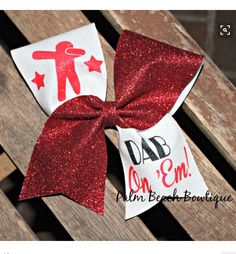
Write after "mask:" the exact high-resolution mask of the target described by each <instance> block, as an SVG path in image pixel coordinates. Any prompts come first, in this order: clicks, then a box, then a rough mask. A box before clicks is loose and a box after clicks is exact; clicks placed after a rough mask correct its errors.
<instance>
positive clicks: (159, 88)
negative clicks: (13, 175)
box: [20, 31, 206, 217]
mask: <svg viewBox="0 0 236 254" xmlns="http://www.w3.org/2000/svg"><path fill="white" fill-rule="evenodd" d="M202 59H203V57H202V56H201V55H197V54H194V53H190V52H187V51H185V50H182V49H179V48H176V47H172V46H170V45H167V44H165V43H162V42H159V41H156V40H153V39H150V38H147V37H144V36H142V35H139V34H136V33H134V32H130V31H124V32H122V34H121V36H120V39H119V42H118V45H117V49H116V56H115V63H114V84H115V97H116V99H115V101H103V100H101V99H100V98H98V97H96V96H94V95H82V96H77V97H74V98H72V99H69V100H68V101H66V102H64V103H62V104H61V105H60V106H59V107H57V108H56V109H55V111H54V112H53V113H52V114H51V116H50V117H49V118H48V120H47V122H46V124H45V126H44V128H43V131H42V133H41V135H40V137H39V138H38V141H37V143H36V145H35V147H34V150H33V154H32V157H31V160H30V163H29V168H28V171H27V175H26V178H25V180H24V183H23V187H22V191H21V194H20V199H28V198H33V197H39V196H47V195H53V194H64V195H66V196H68V197H69V198H71V199H73V200H75V201H77V202H79V203H80V204H82V205H83V206H85V207H87V208H89V209H91V210H93V211H95V212H97V213H99V214H103V212H104V190H105V178H106V169H107V150H106V141H105V134H104V129H106V128H110V127H116V126H117V127H118V129H119V132H120V131H121V130H130V131H131V132H132V130H134V129H135V130H136V131H137V132H139V131H140V133H141V132H142V131H143V130H146V129H148V130H150V129H151V127H153V126H155V125H157V126H158V122H159V121H160V120H161V119H164V116H166V115H168V114H169V112H172V113H171V114H173V113H174V112H175V111H176V110H177V108H178V107H179V106H180V104H181V103H182V101H183V100H184V98H185V97H186V95H187V93H188V92H189V90H190V88H191V87H188V89H187V90H186V87H187V85H189V84H190V83H191V82H192V83H194V81H195V80H196V78H197V75H198V73H199V70H200V67H201V64H202ZM192 83H191V86H192V85H193V84H192ZM85 85H86V84H85ZM93 85H94V87H96V82H94V84H93ZM181 96H182V97H181ZM161 121H162V120H161ZM161 121H160V122H161ZM168 121H169V120H168ZM174 128H176V127H174ZM164 129H165V127H164ZM166 131H167V132H168V128H167V127H166ZM131 132H130V133H131ZM144 132H145V131H144ZM120 133H121V132H120ZM158 134H160V133H158ZM127 135H128V136H129V133H128V134H127ZM131 136H132V135H131ZM131 136H130V137H129V138H128V139H127V140H128V141H129V142H128V141H127V140H126V141H125V140H124V144H126V146H125V147H124V149H123V150H122V152H121V156H122V160H123V159H124V157H125V159H126V160H128V154H129V153H130V157H131V159H132V160H131V159H130V162H132V165H133V166H132V167H129V176H130V175H132V174H134V173H133V172H132V173H130V169H133V168H134V167H135V165H138V164H140V163H139V162H138V159H137V156H136V155H137V154H138V153H139V152H138V150H139V149H136V147H138V146H137V143H136V144H135V142H134V140H133V141H132V137H131ZM141 136H142V135H141ZM141 136H140V137H141ZM156 137H158V138H156V139H153V140H151V139H150V140H151V141H152V143H153V144H154V145H155V149H154V148H153V149H151V145H150V144H149V145H148V143H147V142H145V138H144V136H143V137H142V144H141V145H142V151H143V156H144V155H145V154H146V155H149V156H148V157H147V156H146V157H147V158H146V159H149V161H150V163H153V162H154V161H155V158H156V160H157V159H162V158H168V156H170V151H171V150H173V148H170V144H168V145H167V143H166V142H167V141H166V139H165V138H163V137H160V135H158V136H156ZM172 139H173V138H172ZM147 140H148V139H147ZM131 141H132V142H131ZM154 141H156V142H154ZM120 142H121V140H120ZM170 142H171V141H170ZM153 144H152V145H153ZM135 145H136V147H135ZM174 145H175V144H174ZM165 146H166V147H169V148H168V149H169V151H167V150H166V149H167V148H165ZM186 146H187V145H184V149H185V150H184V151H185V155H186ZM153 147H154V146H153ZM158 147H159V148H158ZM120 148H122V145H120ZM149 148H150V149H149ZM162 148H163V149H162ZM135 149H136V150H137V151H135ZM187 149H189V148H188V147H187ZM154 150H156V151H157V152H158V153H159V157H157V156H156V157H154V155H155V154H154V152H153V151H154ZM161 154H162V156H161ZM139 155H140V154H139ZM135 156H136V157H135ZM191 156H192V155H191V154H190V155H188V158H187V160H191V159H192V158H189V157H191ZM140 158H141V157H140ZM185 158H186V157H185ZM146 159H145V158H143V162H145V161H144V160H146ZM169 160H170V159H169ZM162 161H163V159H162ZM187 163H188V165H189V161H187ZM169 164H170V162H169ZM123 165H124V163H123ZM129 165H131V163H130V164H129ZM181 165H182V164H181ZM143 167H144V166H143ZM158 167H159V168H160V164H159V165H158ZM163 167H164V165H163ZM169 168H170V167H167V169H168V170H169ZM155 169H158V168H157V167H156V168H155ZM127 170H128V169H127ZM163 170H164V169H163ZM165 170H166V169H165ZM168 170H167V171H168ZM169 171H170V170H169ZM127 174H128V173H127ZM127 174H126V175H127ZM189 175H191V174H189ZM138 177H139V176H138V175H134V179H128V175H127V177H125V178H126V187H128V186H129V187H130V188H132V186H131V185H132V181H133V182H134V183H135V184H136V185H135V186H136V191H135V192H138V191H142V192H145V188H146V189H147V190H148V191H149V192H150V191H151V190H153V189H155V188H154V187H153V186H152V187H150V186H149V185H148V183H147V182H145V181H143V179H145V178H144V176H142V177H143V179H141V183H142V186H140V184H137V181H138V180H140V179H139V178H138ZM146 180H148V179H146ZM128 182H129V183H128ZM162 183H164V182H163V179H162ZM166 183H167V182H166ZM145 184H146V185H145ZM175 184H177V183H175ZM137 187H138V189H137ZM148 187H150V189H149V188H148ZM167 187H168V186H167ZM205 189H206V188H204V190H205ZM132 191H134V190H133V188H132ZM141 210H142V209H141ZM134 214H137V212H135V213H133V215H134ZM133 215H132V216H133ZM128 217H131V215H130V216H128Z"/></svg>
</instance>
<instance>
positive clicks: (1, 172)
mask: <svg viewBox="0 0 236 254" xmlns="http://www.w3.org/2000/svg"><path fill="white" fill-rule="evenodd" d="M15 169H16V166H15V165H14V164H13V163H12V161H11V160H10V159H9V157H8V156H7V155H6V154H5V153H2V154H0V181H2V180H3V179H4V178H5V177H7V176H8V175H10V174H11V173H12V172H13V171H14V170H15Z"/></svg>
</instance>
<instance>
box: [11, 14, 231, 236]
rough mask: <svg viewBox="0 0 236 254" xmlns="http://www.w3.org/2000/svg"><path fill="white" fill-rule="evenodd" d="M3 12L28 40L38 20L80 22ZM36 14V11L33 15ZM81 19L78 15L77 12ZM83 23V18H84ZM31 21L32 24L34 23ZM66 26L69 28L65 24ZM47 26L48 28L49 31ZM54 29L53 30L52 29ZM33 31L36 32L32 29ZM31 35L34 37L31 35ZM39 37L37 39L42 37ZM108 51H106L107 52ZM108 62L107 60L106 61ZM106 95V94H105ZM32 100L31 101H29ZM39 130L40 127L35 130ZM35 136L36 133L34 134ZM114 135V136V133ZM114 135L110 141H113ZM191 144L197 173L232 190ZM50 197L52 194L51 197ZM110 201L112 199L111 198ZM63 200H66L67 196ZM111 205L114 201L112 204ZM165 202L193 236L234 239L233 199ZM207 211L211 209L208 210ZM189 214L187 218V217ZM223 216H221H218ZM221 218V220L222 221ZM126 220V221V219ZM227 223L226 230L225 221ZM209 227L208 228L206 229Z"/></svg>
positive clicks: (217, 188) (110, 56)
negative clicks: (215, 203)
mask: <svg viewBox="0 0 236 254" xmlns="http://www.w3.org/2000/svg"><path fill="white" fill-rule="evenodd" d="M7 14H8V15H9V17H10V18H11V19H12V20H13V22H14V23H15V24H16V25H17V26H18V28H19V29H20V30H21V31H22V33H23V34H24V35H25V36H26V38H27V39H28V40H29V41H33V40H34V41H36V39H35V36H38V37H39V36H41V35H39V31H37V30H36V29H35V28H34V27H35V26H36V28H37V29H38V27H37V26H38V25H37V24H40V23H41V24H42V22H43V20H47V22H48V23H50V26H52V25H51V24H52V23H54V22H55V23H56V24H61V22H64V21H65V20H67V21H68V20H69V22H71V24H72V25H71V28H74V27H75V26H76V24H77V26H79V25H81V23H79V24H78V23H77V22H78V21H77V20H78V12H70V11H69V12H68V11H66V12H60V11H59V12H58V11H57V12H41V13H39V12H31V11H24V12H21V11H19V12H18V11H8V12H7ZM35 14H37V15H35ZM79 17H80V19H81V15H79ZM85 23H86V22H85ZM25 24H30V29H28V28H27V29H26V28H25ZM34 24H35V25H34ZM67 29H69V28H68V27H67ZM49 30H50V31H49ZM55 30H56V31H55ZM36 31H37V32H36ZM60 32H62V31H60V30H59V29H58V28H55V29H53V27H50V29H47V30H46V31H43V34H44V36H45V38H46V37H48V36H52V35H54V34H55V33H60ZM33 38H34V39H33ZM43 38H44V37H40V38H39V39H43ZM102 44H103V48H104V49H105V59H106V63H107V65H111V66H112V64H110V63H113V60H114V52H113V50H112V49H111V47H110V46H109V45H107V44H104V40H102ZM108 52H109V53H108ZM108 62H109V64H108ZM110 71H111V69H110V70H108V77H109V86H110V87H111V91H112V86H113V84H112V78H111V77H112V75H111V73H110ZM108 98H109V96H108ZM31 103H32V102H31ZM38 132H40V130H38ZM36 136H37V135H36ZM114 138H115V137H114ZM114 138H113V139H112V141H114ZM188 141H189V143H190V146H191V148H192V149H193V153H194V156H195V158H196V160H197V162H198V166H199V168H200V171H201V173H202V174H203V175H204V178H205V179H206V182H207V184H208V186H209V188H210V190H211V191H212V192H213V193H218V194H221V195H225V194H231V193H233V194H234V191H233V190H232V188H231V187H230V186H229V185H228V184H227V182H226V181H225V180H224V178H223V177H222V176H221V175H220V174H219V173H218V171H217V170H216V169H215V168H214V167H213V165H212V164H210V163H209V161H208V160H207V159H206V157H205V156H204V155H203V154H202V153H201V152H200V151H199V149H198V148H197V147H196V146H195V145H194V144H193V143H192V142H191V141H190V140H189V139H188ZM212 179H213V180H212ZM53 198H54V197H53ZM111 201H112V200H111ZM66 202H69V201H68V200H67V201H66ZM113 205H114V204H113ZM165 206H166V207H167V208H168V209H169V210H170V211H171V213H172V214H173V215H174V216H175V218H176V219H177V220H178V221H179V222H180V223H181V225H182V226H183V227H184V228H185V229H186V231H187V232H188V233H189V234H190V235H191V237H192V238H193V239H196V240H207V239H209V240H213V239H234V238H235V233H234V231H235V230H234V229H235V225H234V224H232V216H233V214H234V213H235V203H227V204H225V205H222V206H221V207H220V208H218V209H217V210H214V209H213V204H211V203H204V205H202V204H201V203H192V202H190V203H178V204H177V203H165ZM209 211H211V213H209ZM190 216H192V218H191V219H189V217H190ZM222 218H223V219H222ZM222 221H223V222H222ZM128 222H129V221H128ZM226 224H227V227H228V228H227V230H226V227H225V225H226ZM209 229H211V232H210V233H209V232H208V231H209Z"/></svg>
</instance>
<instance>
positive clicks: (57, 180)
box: [20, 116, 107, 214]
mask: <svg viewBox="0 0 236 254" xmlns="http://www.w3.org/2000/svg"><path fill="white" fill-rule="evenodd" d="M105 142H106V141H105V135H104V130H103V128H101V122H100V120H99V119H95V120H89V121H86V120H84V121H83V120H76V119H75V120H71V119H70V120H63V119H57V118H55V117H52V116H51V117H50V118H49V119H48V121H47V122H46V124H45V126H44V129H43V131H42V134H41V135H40V137H39V139H38V141H37V144H36V145H35V147H34V150H33V154H32V157H31V160H30V164H29V168H28V171H27V174H26V178H25V181H24V183H23V187H22V190H21V194H20V199H21V200H22V199H29V198H33V197H40V196H48V195H54V194H64V195H66V196H67V197H69V198H71V199H72V200H74V201H77V202H79V203H80V204H82V205H83V206H85V207H87V208H89V209H91V210H93V211H95V212H97V213H99V214H103V212H104V191H105V178H106V167H107V153H106V152H107V151H106V143H105Z"/></svg>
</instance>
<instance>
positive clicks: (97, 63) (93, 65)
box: [84, 56, 103, 73]
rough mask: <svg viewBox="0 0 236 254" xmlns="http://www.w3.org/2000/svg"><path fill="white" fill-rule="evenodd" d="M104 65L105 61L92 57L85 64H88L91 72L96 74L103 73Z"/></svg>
mask: <svg viewBox="0 0 236 254" xmlns="http://www.w3.org/2000/svg"><path fill="white" fill-rule="evenodd" d="M102 63H103V61H101V60H97V59H96V58H95V57H94V56H91V57H90V60H89V61H87V62H84V64H86V65H87V66H88V68H89V72H91V71H96V72H100V73H101V72H102V71H101V64H102Z"/></svg>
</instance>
